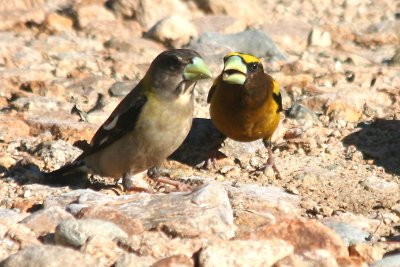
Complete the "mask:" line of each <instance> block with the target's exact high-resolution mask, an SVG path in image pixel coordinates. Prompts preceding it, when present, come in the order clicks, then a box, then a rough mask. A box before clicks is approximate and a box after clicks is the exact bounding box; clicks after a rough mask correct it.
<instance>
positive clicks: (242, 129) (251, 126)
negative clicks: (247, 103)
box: [210, 107, 279, 142]
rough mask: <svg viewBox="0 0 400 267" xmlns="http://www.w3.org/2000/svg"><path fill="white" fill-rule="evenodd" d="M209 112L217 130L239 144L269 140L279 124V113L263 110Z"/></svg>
mask: <svg viewBox="0 0 400 267" xmlns="http://www.w3.org/2000/svg"><path fill="white" fill-rule="evenodd" d="M217 108H218V107H217ZM210 111H211V118H212V120H213V123H214V124H215V126H216V127H217V129H218V130H220V131H221V132H222V133H223V134H225V135H226V136H227V137H229V138H231V139H233V140H235V141H240V142H251V141H255V140H258V139H261V138H266V139H269V138H271V136H272V134H273V132H274V131H275V129H276V127H277V126H278V123H279V113H276V112H271V111H268V110H264V109H260V110H255V111H254V110H247V111H246V110H242V111H238V110H235V109H227V110H217V109H213V108H211V110H210Z"/></svg>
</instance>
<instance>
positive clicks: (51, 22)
mask: <svg viewBox="0 0 400 267" xmlns="http://www.w3.org/2000/svg"><path fill="white" fill-rule="evenodd" d="M73 24H74V23H73V21H72V19H71V18H69V17H66V16H62V15H60V14H58V13H57V12H51V13H49V14H48V15H47V16H46V19H45V21H44V22H43V25H44V27H45V28H46V29H47V30H48V31H49V32H50V33H56V32H66V31H72V29H73Z"/></svg>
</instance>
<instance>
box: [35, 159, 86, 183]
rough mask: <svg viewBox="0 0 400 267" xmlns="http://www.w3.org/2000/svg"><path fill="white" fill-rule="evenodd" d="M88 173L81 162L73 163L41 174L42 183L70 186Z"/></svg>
mask: <svg viewBox="0 0 400 267" xmlns="http://www.w3.org/2000/svg"><path fill="white" fill-rule="evenodd" d="M87 173H88V169H87V167H86V166H85V163H84V162H83V161H73V162H71V163H68V164H66V165H64V166H62V167H61V168H59V169H57V170H54V171H52V172H43V173H42V174H43V177H44V183H46V184H58V185H71V184H75V183H76V180H77V179H79V180H81V179H82V176H83V175H86V174H87Z"/></svg>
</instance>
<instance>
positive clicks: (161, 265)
mask: <svg viewBox="0 0 400 267" xmlns="http://www.w3.org/2000/svg"><path fill="white" fill-rule="evenodd" d="M151 266H152V267H192V266H194V262H193V260H192V259H191V258H189V257H188V256H185V255H174V256H171V257H168V258H165V259H162V260H159V261H157V262H155V263H154V264H153V265H151Z"/></svg>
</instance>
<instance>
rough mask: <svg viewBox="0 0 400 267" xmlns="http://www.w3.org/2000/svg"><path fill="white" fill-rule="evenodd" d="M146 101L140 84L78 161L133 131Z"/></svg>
mask: <svg viewBox="0 0 400 267" xmlns="http://www.w3.org/2000/svg"><path fill="white" fill-rule="evenodd" d="M146 101H147V97H146V96H145V95H144V94H143V90H142V84H141V83H139V84H138V85H137V86H136V87H135V88H134V89H133V90H132V91H131V92H130V93H129V94H128V95H127V96H126V97H125V98H124V99H123V100H122V101H121V103H120V104H119V105H118V106H117V107H116V109H115V110H114V111H113V113H112V114H111V115H110V117H109V118H108V119H107V120H106V121H105V122H104V123H103V125H102V126H101V127H100V128H99V129H98V130H97V132H96V133H95V135H94V136H93V139H92V141H91V143H90V146H89V147H88V148H87V149H86V150H85V151H83V153H82V154H81V155H80V156H79V157H78V158H77V160H80V159H82V158H84V157H85V156H87V155H90V154H93V153H96V152H97V151H100V150H101V149H103V148H105V147H107V146H109V145H110V144H112V143H114V142H115V141H116V140H118V139H119V138H121V137H122V136H124V135H125V134H126V133H128V132H130V131H132V130H133V129H134V128H135V126H136V123H137V121H138V118H139V115H140V113H141V110H142V108H143V106H144V104H145V103H146Z"/></svg>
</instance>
